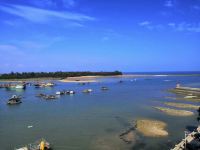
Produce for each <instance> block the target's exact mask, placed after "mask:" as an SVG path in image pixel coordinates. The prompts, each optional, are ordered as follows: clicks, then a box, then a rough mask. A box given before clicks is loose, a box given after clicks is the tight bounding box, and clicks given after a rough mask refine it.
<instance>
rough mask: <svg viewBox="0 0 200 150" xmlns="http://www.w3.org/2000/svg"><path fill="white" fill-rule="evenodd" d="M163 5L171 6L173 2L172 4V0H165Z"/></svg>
mask: <svg viewBox="0 0 200 150" xmlns="http://www.w3.org/2000/svg"><path fill="white" fill-rule="evenodd" d="M164 6H165V7H173V6H174V4H173V2H172V0H166V1H165V4H164Z"/></svg>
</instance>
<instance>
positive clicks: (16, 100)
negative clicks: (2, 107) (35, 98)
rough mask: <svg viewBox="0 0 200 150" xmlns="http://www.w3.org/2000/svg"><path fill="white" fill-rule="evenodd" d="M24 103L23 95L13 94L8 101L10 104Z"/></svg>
mask: <svg viewBox="0 0 200 150" xmlns="http://www.w3.org/2000/svg"><path fill="white" fill-rule="evenodd" d="M20 103H22V101H21V97H19V96H17V95H13V96H12V97H11V98H10V99H9V100H8V102H7V104H8V105H14V104H20Z"/></svg>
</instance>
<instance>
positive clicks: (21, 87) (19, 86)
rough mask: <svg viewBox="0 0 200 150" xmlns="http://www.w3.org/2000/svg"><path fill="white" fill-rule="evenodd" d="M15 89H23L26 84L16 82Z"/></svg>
mask: <svg viewBox="0 0 200 150" xmlns="http://www.w3.org/2000/svg"><path fill="white" fill-rule="evenodd" d="M15 88H16V89H25V88H26V85H25V84H18V85H16V86H15Z"/></svg>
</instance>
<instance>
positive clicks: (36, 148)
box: [15, 139, 52, 150]
mask: <svg viewBox="0 0 200 150" xmlns="http://www.w3.org/2000/svg"><path fill="white" fill-rule="evenodd" d="M15 150H52V148H51V147H50V143H49V142H47V141H46V140H45V139H41V140H38V141H36V142H34V143H32V144H28V145H27V146H24V147H21V148H17V149H15Z"/></svg>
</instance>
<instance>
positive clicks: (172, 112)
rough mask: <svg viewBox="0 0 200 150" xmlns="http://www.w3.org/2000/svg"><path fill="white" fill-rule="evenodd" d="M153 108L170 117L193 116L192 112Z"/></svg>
mask: <svg viewBox="0 0 200 150" xmlns="http://www.w3.org/2000/svg"><path fill="white" fill-rule="evenodd" d="M154 108H155V109H157V110H159V111H161V112H163V113H166V114H168V115H171V116H181V117H186V116H192V115H194V113H193V112H191V111H187V110H177V109H171V108H166V107H154Z"/></svg>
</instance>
